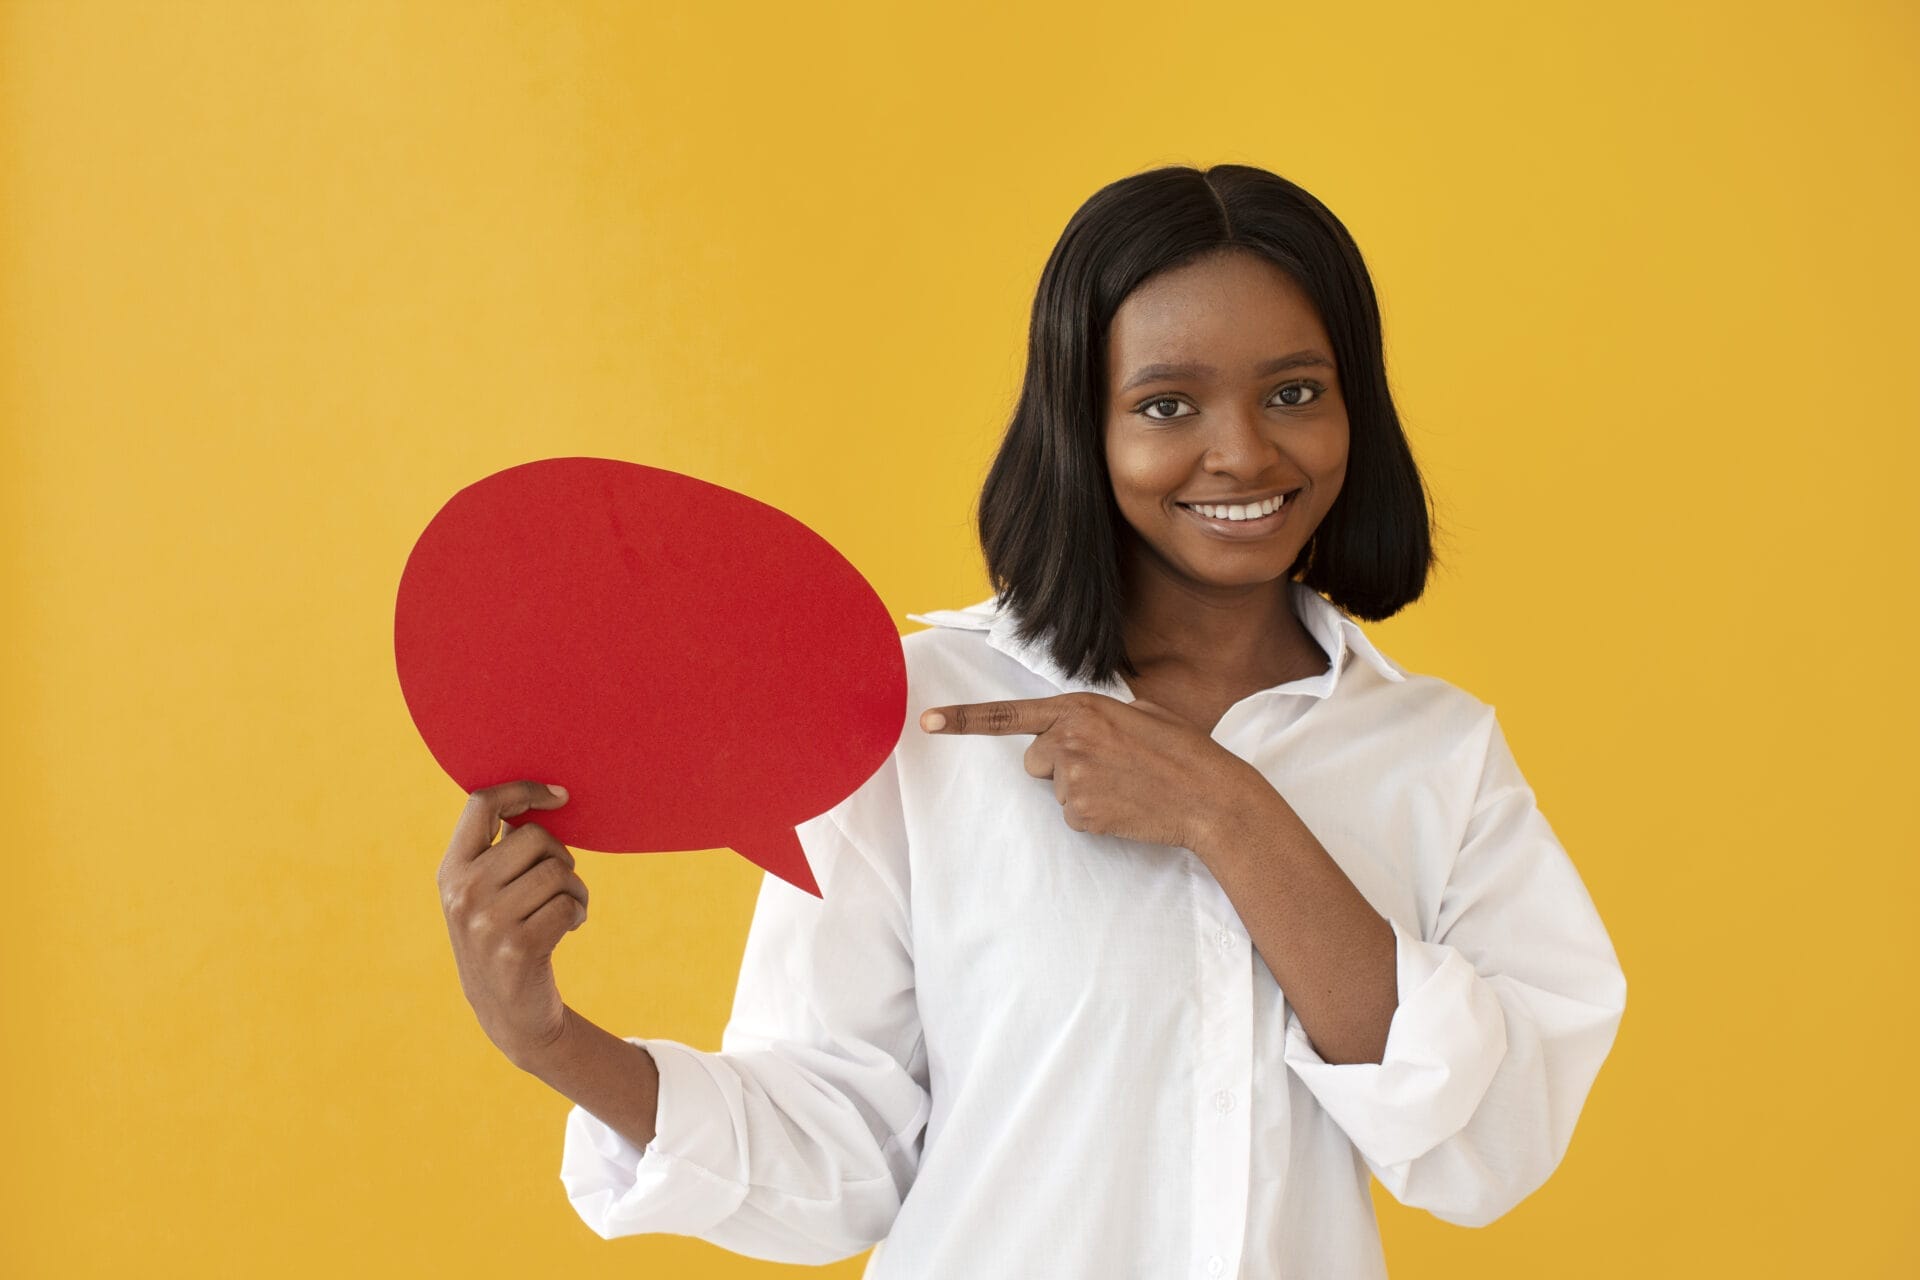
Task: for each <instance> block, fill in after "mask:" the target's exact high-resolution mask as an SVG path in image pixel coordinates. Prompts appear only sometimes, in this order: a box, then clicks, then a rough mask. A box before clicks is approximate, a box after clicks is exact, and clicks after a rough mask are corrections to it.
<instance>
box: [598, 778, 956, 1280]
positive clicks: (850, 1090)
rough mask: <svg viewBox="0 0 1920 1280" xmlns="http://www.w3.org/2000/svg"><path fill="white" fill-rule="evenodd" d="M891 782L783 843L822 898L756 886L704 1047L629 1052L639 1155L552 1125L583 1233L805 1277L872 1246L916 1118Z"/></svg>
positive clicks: (907, 1178)
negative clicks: (720, 1028)
mask: <svg viewBox="0 0 1920 1280" xmlns="http://www.w3.org/2000/svg"><path fill="white" fill-rule="evenodd" d="M894 769H895V762H894V760H893V759H892V758H889V759H888V761H887V762H886V763H885V764H883V765H882V766H881V768H880V770H879V771H877V772H876V773H875V775H874V776H873V777H872V778H870V779H869V780H868V781H867V782H866V783H865V784H863V785H862V787H861V788H860V789H859V790H858V791H856V792H855V793H854V794H853V795H852V796H850V797H848V799H847V800H845V801H843V802H842V803H841V804H840V805H838V806H836V807H835V808H834V809H833V810H831V811H829V812H828V813H825V814H822V815H820V816H819V817H817V818H814V819H812V820H810V821H808V822H806V823H803V824H802V825H801V826H800V827H798V828H796V830H797V831H798V833H799V836H800V841H801V845H802V847H803V848H804V849H805V850H806V853H807V860H808V863H809V865H810V866H811V867H812V869H813V872H814V876H815V879H816V880H817V882H818V883H819V885H820V887H821V892H822V895H823V896H822V897H819V898H816V897H814V896H813V895H812V894H810V893H806V892H804V891H802V890H800V889H796V888H794V887H793V886H792V885H789V884H787V883H786V882H785V881H783V880H781V879H779V878H778V877H775V876H771V875H768V876H766V877H765V878H764V879H763V880H762V882H761V886H760V895H759V899H758V901H757V903H756V906H755V909H754V916H753V922H752V924H751V926H750V927H749V930H748V936H747V943H746V949H745V952H744V954H743V957H742V959H741V964H740V977H739V981H738V985H737V986H736V989H735V994H734V1003H733V1012H732V1016H731V1018H730V1020H729V1021H728V1024H727V1027H726V1029H725V1031H724V1032H723V1033H722V1035H721V1047H720V1050H719V1051H718V1052H707V1051H703V1050H700V1049H695V1048H692V1047H689V1046H687V1045H685V1044H681V1043H679V1042H677V1041H673V1040H660V1039H641V1038H634V1037H629V1040H630V1042H631V1043H634V1044H637V1045H641V1046H642V1047H644V1048H646V1049H647V1050H648V1052H649V1053H651V1054H652V1055H653V1057H654V1060H655V1062H656V1063H657V1064H658V1066H659V1069H660V1094H659V1103H658V1118H657V1132H656V1134H655V1136H654V1139H653V1141H652V1142H650V1143H648V1144H647V1146H646V1147H645V1148H644V1149H641V1148H636V1147H635V1146H634V1145H633V1144H632V1143H631V1142H629V1141H628V1140H627V1139H625V1138H624V1137H622V1136H621V1135H620V1134H619V1133H617V1132H616V1131H614V1130H613V1129H612V1128H610V1127H609V1126H607V1125H606V1124H604V1123H603V1122H601V1121H600V1120H599V1119H598V1118H597V1117H595V1116H594V1115H592V1114H591V1113H590V1112H588V1111H586V1110H584V1109H583V1108H581V1107H578V1106H576V1107H574V1108H573V1109H572V1110H571V1111H570V1112H568V1114H567V1124H566V1135H565V1145H564V1148H563V1151H562V1156H561V1171H560V1179H561V1182H562V1184H563V1185H564V1186H565V1188H566V1193H567V1198H568V1200H569V1202H570V1203H571V1204H572V1205H573V1207H574V1209H575V1211H576V1212H578V1213H579V1215H580V1217H581V1218H582V1219H583V1220H584V1221H585V1222H586V1224H587V1225H588V1226H589V1227H591V1228H592V1229H593V1230H594V1231H595V1232H596V1233H597V1234H599V1235H601V1236H602V1237H605V1238H608V1239H611V1238H614V1237H616V1236H625V1235H635V1234H640V1233H643V1232H664V1233H671V1234H676V1235H687V1236H694V1237H697V1238H699V1239H703V1240H706V1241H708V1242H709V1243H711V1244H714V1245H718V1246H720V1247H721V1248H725V1249H728V1250H730V1251H732V1252H734V1253H738V1254H742V1255H744V1256H747V1257H753V1258H762V1259H767V1260H770V1261H776V1262H789V1263H803V1264H814V1265H818V1264H821V1263H827V1262H833V1261H837V1260H839V1259H841V1258H846V1257H850V1256H852V1255H853V1254H856V1253H858V1252H860V1251H861V1250H863V1249H866V1248H868V1247H870V1246H872V1245H873V1244H875V1243H877V1242H878V1241H879V1240H881V1239H883V1238H884V1237H885V1236H886V1234H887V1232H888V1230H889V1229H890V1228H891V1226H892V1223H893V1220H894V1218H895V1217H896V1216H897V1214H898V1213H899V1209H900V1205H901V1202H902V1201H903V1200H904V1199H905V1197H906V1194H907V1190H908V1188H909V1187H910V1186H911V1185H912V1182H913V1178H914V1174H915V1171H916V1169H917V1166H918V1161H919V1154H920V1150H921V1141H922V1134H923V1131H924V1129H925V1126H926V1121H927V1117H928V1114H929V1109H930V1108H929V1096H928V1091H927V1058H926V1047H925V1038H924V1036H923V1035H922V1034H921V1030H920V1020H919V1016H918V1008H917V1005H916V1003H915V998H914V976H913V958H912V939H911V937H910V934H909V929H908V924H909V921H908V916H907V909H906V904H907V901H908V898H907V880H906V875H907V862H906V848H905V837H904V824H903V822H902V821H901V816H900V805H899V792H898V785H897V780H896V776H895V774H894Z"/></svg>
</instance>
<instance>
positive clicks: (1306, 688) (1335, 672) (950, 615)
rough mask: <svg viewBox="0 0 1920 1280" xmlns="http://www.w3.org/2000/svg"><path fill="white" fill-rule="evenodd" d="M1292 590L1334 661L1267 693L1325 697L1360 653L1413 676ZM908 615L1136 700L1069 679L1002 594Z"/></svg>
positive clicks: (1382, 669)
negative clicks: (1025, 635)
mask: <svg viewBox="0 0 1920 1280" xmlns="http://www.w3.org/2000/svg"><path fill="white" fill-rule="evenodd" d="M1288 586H1289V587H1291V588H1292V591H1293V609H1294V613H1295V615H1296V616H1297V617H1299V619H1300V621H1301V622H1302V623H1303V624H1304V625H1305V626H1306V628H1307V634H1309V635H1311V636H1312V637H1313V638H1314V639H1315V640H1316V641H1318V642H1319V645H1320V648H1321V649H1322V650H1323V651H1324V652H1325V653H1326V654H1327V655H1328V656H1329V657H1330V658H1331V659H1332V661H1331V662H1330V663H1329V664H1328V666H1327V669H1326V670H1325V671H1324V672H1322V673H1321V674H1319V675H1317V676H1307V677H1304V678H1302V679H1299V680H1293V681H1289V682H1288V683H1286V684H1283V685H1276V686H1274V688H1272V689H1270V690H1266V691H1265V692H1269V693H1297V694H1304V695H1306V696H1308V697H1314V698H1325V697H1327V696H1328V695H1330V694H1331V693H1332V692H1333V690H1334V687H1335V686H1336V685H1337V684H1338V683H1339V681H1340V676H1341V673H1342V672H1343V671H1345V670H1346V667H1347V662H1348V658H1349V656H1350V655H1351V654H1355V653H1357V654H1359V655H1360V657H1361V658H1362V659H1363V660H1364V661H1365V662H1366V663H1367V664H1368V665H1369V666H1371V667H1373V668H1374V669H1375V670H1377V671H1378V672H1379V673H1380V675H1381V676H1382V677H1384V678H1385V679H1388V680H1392V681H1404V680H1405V679H1406V678H1407V677H1406V672H1405V670H1404V669H1403V668H1402V667H1401V666H1400V665H1399V664H1398V663H1396V662H1394V661H1393V659H1391V658H1389V657H1387V655H1386V654H1384V653H1382V652H1381V651H1380V650H1379V648H1378V647H1376V646H1375V645H1374V643H1373V641H1372V640H1370V639H1369V638H1368V637H1367V633H1366V632H1365V631H1362V630H1361V629H1360V624H1359V623H1357V622H1355V621H1354V620H1353V619H1352V618H1350V617H1348V616H1347V614H1346V613H1345V611H1343V610H1342V609H1340V608H1339V606H1337V605H1335V604H1334V603H1333V602H1332V601H1330V600H1328V599H1327V598H1326V597H1325V596H1322V595H1321V594H1320V593H1319V592H1318V591H1315V590H1314V589H1313V588H1312V587H1309V586H1307V585H1306V584H1305V583H1304V582H1290V583H1288ZM907 617H908V618H909V619H911V620H913V621H915V622H924V623H926V624H927V625H929V626H935V627H953V628H957V629H961V630H969V631H984V632H986V633H987V644H988V645H990V646H991V647H993V648H995V649H998V650H999V651H1000V652H1002V653H1004V654H1006V655H1007V656H1008V657H1010V658H1012V659H1014V660H1015V661H1016V662H1018V663H1020V664H1021V665H1022V666H1024V667H1026V668H1027V669H1028V670H1030V671H1033V672H1035V673H1036V674H1038V675H1041V676H1044V677H1045V678H1046V679H1047V680H1048V681H1050V682H1051V683H1052V684H1053V685H1054V686H1055V687H1057V688H1059V689H1060V690H1061V691H1062V692H1065V693H1074V692H1083V691H1084V692H1091V693H1105V694H1108V695H1111V696H1113V697H1116V698H1120V699H1121V700H1123V701H1127V702H1131V701H1132V700H1133V694H1132V691H1131V690H1129V689H1128V688H1127V684H1126V681H1125V679H1124V678H1122V677H1120V676H1118V675H1116V676H1115V677H1114V678H1113V679H1112V680H1111V681H1109V682H1108V683H1106V684H1104V685H1102V684H1096V683H1094V682H1092V681H1089V680H1084V679H1076V678H1074V677H1071V676H1068V675H1067V674H1066V672H1064V671H1063V670H1062V669H1061V668H1060V664H1059V663H1057V662H1055V661H1054V660H1053V655H1052V654H1050V653H1048V652H1047V648H1046V645H1045V644H1044V643H1041V642H1039V641H1031V640H1022V639H1020V638H1019V637H1018V636H1016V635H1015V634H1014V627H1015V625H1016V623H1017V622H1018V619H1017V617H1016V616H1015V615H1014V614H1013V613H1012V612H1010V611H1009V610H1006V609H1003V608H1001V607H1000V598H999V597H998V596H997V595H996V596H989V597H988V598H987V599H985V600H982V601H980V602H979V603H978V604H970V605H968V606H967V607H966V608H964V609H936V610H933V611H931V612H928V613H910V614H908V615H907Z"/></svg>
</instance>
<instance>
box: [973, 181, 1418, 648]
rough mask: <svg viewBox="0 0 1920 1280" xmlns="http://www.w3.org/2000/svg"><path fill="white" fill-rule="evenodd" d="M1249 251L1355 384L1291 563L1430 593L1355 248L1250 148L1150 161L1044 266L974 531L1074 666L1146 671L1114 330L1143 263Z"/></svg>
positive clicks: (1298, 570) (1413, 473) (1032, 626)
mask: <svg viewBox="0 0 1920 1280" xmlns="http://www.w3.org/2000/svg"><path fill="white" fill-rule="evenodd" d="M1235 249H1237V250H1243V251H1248V252H1252V253H1257V254H1259V255H1260V256H1262V257H1264V258H1266V259H1267V260H1268V261H1270V262H1272V263H1274V264H1275V265H1277V266H1278V267H1280V269H1281V270H1283V271H1285V272H1286V273H1287V274H1288V276H1290V277H1291V278H1292V279H1293V280H1294V281H1295V282H1296V283H1297V284H1298V285H1299V286H1300V288H1301V289H1302V290H1303V291H1304V292H1305V293H1306V295H1307V296H1308V298H1310V299H1311V300H1312V302H1313V305H1314V307H1315V309H1316V310H1317V311H1318V312H1319V314H1320V319H1321V323H1322V324H1323V325H1325V326H1326V330H1327V336H1328V337H1329V339H1331V341H1332V343H1333V359H1334V364H1335V366H1336V370H1337V373H1338V376H1339V380H1340V392H1341V396H1342V398H1343V399H1344V400H1345V401H1346V407H1347V424H1348V433H1349V436H1348V445H1347V471H1346V478H1345V480H1344V481H1343V482H1342V484H1341V488H1340V495H1339V497H1338V498H1336V499H1335V501H1334V504H1333V506H1332V507H1330V508H1329V509H1328V510H1327V513H1326V515H1325V516H1324V517H1323V518H1322V519H1321V521H1320V524H1319V525H1318V526H1317V527H1316V528H1315V530H1314V533H1313V536H1312V537H1311V538H1309V539H1308V540H1307V543H1306V545H1305V546H1304V547H1302V548H1301V550H1300V555H1299V556H1298V557H1297V558H1296V559H1295V560H1294V563H1293V565H1292V566H1291V567H1290V568H1289V569H1288V571H1287V577H1288V579H1289V580H1292V581H1301V582H1304V583H1305V584H1306V585H1307V586H1309V587H1311V588H1313V589H1314V590H1315V591H1318V592H1320V593H1322V594H1323V595H1325V596H1326V597H1327V598H1328V599H1330V600H1331V601H1333V603H1334V604H1336V605H1338V606H1339V607H1340V608H1342V609H1344V610H1345V611H1346V612H1347V613H1349V614H1350V615H1352V616H1354V617H1358V618H1364V619H1367V620H1368V621H1379V620H1381V619H1383V618H1389V617H1392V616H1393V615H1394V614H1396V613H1398V612H1399V611H1400V610H1401V609H1403V608H1405V607H1406V606H1407V605H1409V604H1411V603H1413V602H1414V601H1415V600H1418V599H1419V598H1420V595H1421V593H1422V592H1423V591H1424V590H1425V589H1426V582H1427V575H1428V573H1429V571H1430V570H1431V569H1432V567H1433V566H1434V565H1435V564H1437V563H1438V562H1439V557H1438V556H1437V554H1436V553H1435V551H1434V547H1433V528H1432V515H1431V510H1430V507H1429V504H1428V501H1427V493H1426V483H1425V481H1424V479H1423V478H1422V476H1421V474H1420V471H1419V468H1418V467H1416V466H1415V465H1414V460H1413V451H1412V449H1411V448H1410V447H1409V446H1408V444H1407V438H1406V434H1405V433H1404V432H1403V431H1402V430H1401V427H1400V417H1399V415H1398V413H1396V412H1395V410H1394V406H1393V397H1392V395H1391V394H1390V393H1389V391H1388V389H1387V373H1386V362H1385V357H1384V355H1383V353H1382V350H1381V337H1380V309H1379V305H1378V303H1377V302H1376V300H1375V298H1374V291H1373V280H1372V278H1371V277H1370V276H1369V275H1368V274H1367V268H1366V264H1365V262H1364V261H1363V260H1362V259H1361V256H1360V250H1359V248H1358V247H1357V246H1356V245H1355V244H1354V242H1353V237H1352V236H1350V235H1349V234H1348V233H1347V229H1346V227H1345V226H1344V225H1342V224H1341V222H1340V220H1339V219H1338V218H1336V217H1334V216H1333V214H1332V212H1330V211H1329V210H1328V209H1327V207H1326V206H1325V205H1323V204H1321V203H1320V201H1318V200H1317V199H1315V198H1314V197H1313V196H1312V195H1310V194H1309V193H1308V192H1306V191H1304V190H1302V189H1301V188H1300V187H1298V186H1295V185H1294V184H1293V183H1291V182H1289V181H1287V180H1286V179H1285V178H1282V177H1280V176H1278V175H1277V174H1273V173H1269V172H1268V171H1266V170H1265V169H1258V168H1254V167H1252V166H1250V165H1238V164H1220V165H1214V166H1213V167H1211V168H1209V169H1206V170H1204V171H1202V170H1200V169H1196V168H1192V167H1190V166H1186V165H1173V166H1168V167H1166V168H1159V169H1151V170H1148V171H1146V172H1143V173H1137V174H1134V175H1132V176H1131V177H1127V178H1122V179H1120V180H1118V181H1116V182H1113V183H1109V184H1108V185H1107V186H1105V187H1102V188H1101V189H1100V190H1099V191H1096V192H1095V193H1094V194H1093V195H1092V196H1091V197H1089V198H1088V200H1087V201H1086V203H1085V204H1083V205H1081V206H1080V208H1079V209H1078V210H1077V211H1076V212H1075V213H1074V215H1073V217H1072V218H1071V219H1070V220H1069V221H1068V223H1067V227H1066V230H1065V231H1063V232H1061V234H1060V239H1059V242H1058V243H1056V244H1055V245H1054V248H1053V252H1052V254H1051V255H1050V256H1049V257H1048V259H1047V264H1046V267H1045V269H1044V270H1042V272H1041V274H1040V284H1039V288H1038V289H1037V290H1036V292H1035V294H1034V300H1033V318H1032V323H1031V325H1030V327H1029V330H1028V336H1027V369H1026V376H1025V378H1024V380H1023V383H1022V386H1021V389H1020V398H1019V401H1018V403H1017V405H1016V407H1015V409H1014V413H1013V420H1012V422H1011V424H1010V425H1009V426H1008V428H1007V433H1006V437H1005V439H1004V440H1003V441H1002V442H1001V445H1000V450H999V452H998V454H997V455H996V456H995V457H994V460H993V465H992V466H991V467H990V468H989V470H988V472H987V479H986V483H985V485H984V487H983V488H982V490H981V494H980V507H979V527H980V546H981V550H982V551H983V552H984V553H985V557H986V563H987V573H988V576H989V577H990V578H991V580H992V583H993V587H994V590H995V591H996V593H998V595H999V596H1000V598H1001V603H1002V606H1003V607H1004V608H1007V609H1010V610H1011V611H1012V612H1013V614H1014V615H1016V617H1017V619H1018V633H1019V635H1020V637H1021V638H1022V639H1024V640H1029V641H1034V640H1039V641H1042V642H1044V643H1045V644H1046V646H1047V648H1048V650H1049V651H1050V652H1051V654H1052V656H1053V658H1054V660H1055V662H1057V663H1058V664H1059V666H1060V667H1061V669H1062V670H1064V671H1066V672H1068V673H1070V674H1071V675H1072V676H1074V677H1075V678H1086V679H1090V680H1092V681H1094V682H1096V683H1103V684H1104V683H1106V682H1107V681H1110V680H1111V679H1113V677H1114V674H1115V673H1116V672H1125V673H1126V674H1127V675H1137V674H1138V672H1137V671H1136V670H1135V669H1134V667H1133V664H1132V662H1131V661H1130V660H1129V659H1128V656H1127V653H1126V645H1125V642H1124V638H1123V636H1122V631H1121V619H1122V616H1123V615H1122V606H1123V599H1122V592H1123V584H1122V581H1121V565H1120V550H1121V545H1122V544H1121V539H1122V538H1123V537H1126V536H1137V535H1135V534H1134V533H1133V530H1132V527H1131V526H1130V525H1128V524H1127V522H1126V517H1125V516H1124V515H1122V514H1121V512H1120V508H1119V505H1118V504H1117V503H1116V502H1115V501H1114V497H1113V484H1112V481H1111V480H1110V479H1109V477H1108V474H1107V460H1106V446H1105V427H1104V424H1105V419H1106V409H1105V403H1106V398H1107V393H1106V376H1107V370H1106V367H1105V366H1106V356H1107V333H1108V329H1109V326H1110V325H1111V324H1112V321H1113V315H1114V312H1116V311H1117V310H1119V308H1120V304H1121V302H1122V301H1123V300H1124V299H1125V298H1126V296H1127V295H1128V294H1129V293H1131V292H1133V290H1134V289H1135V288H1137V287H1138V286H1139V285H1140V284H1141V283H1143V282H1144V281H1145V280H1147V278H1148V277H1150V276H1153V275H1155V274H1156V273H1158V272H1161V271H1166V270H1169V269H1172V268H1174V267H1178V266H1183V265H1185V264H1187V263H1190V262H1193V261H1195V260H1196V259H1200V258H1203V257H1207V256H1210V255H1212V254H1214V253H1218V252H1223V251H1227V250H1235Z"/></svg>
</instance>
